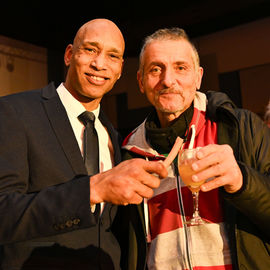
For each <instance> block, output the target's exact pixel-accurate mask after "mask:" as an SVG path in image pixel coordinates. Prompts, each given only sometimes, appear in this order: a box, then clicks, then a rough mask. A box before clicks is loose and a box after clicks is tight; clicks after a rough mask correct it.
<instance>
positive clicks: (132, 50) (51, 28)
mask: <svg viewBox="0 0 270 270" xmlns="http://www.w3.org/2000/svg"><path fill="white" fill-rule="evenodd" d="M0 11H1V13H0V35H4V36H7V37H11V38H14V39H18V40H21V41H25V42H29V43H32V44H35V45H38V46H42V47H46V48H48V49H49V50H59V51H62V52H63V50H64V49H65V47H66V45H67V44H68V43H70V42H72V39H73V37H74V35H75V33H76V31H77V30H78V28H79V27H80V26H81V25H82V24H83V23H85V22H87V21H88V20H91V19H94V18H108V19H111V20H113V21H114V22H115V23H116V24H117V25H118V26H119V28H120V29H121V31H122V32H123V34H124V37H125V39H126V56H137V54H138V52H139V49H140V46H141V43H142V39H143V38H144V37H145V36H146V35H148V34H150V33H152V32H153V31H155V30H157V29H158V28H161V27H162V28H163V27H170V26H179V27H182V28H184V29H185V30H186V31H187V32H188V34H189V36H190V37H191V38H193V37H196V36H200V35H205V34H209V33H213V32H215V31H219V30H223V29H226V28H230V27H233V26H236V25H239V24H244V23H247V22H251V21H253V20H257V19H260V18H264V17H267V16H269V15H270V0H226V1H224V0H214V1H213V0H204V1H201V0H185V1H183V0H179V1H171V0H166V1H162V0H161V1H147V0H144V1H142V0H137V1H129V0H125V1H121V0H111V1H108V0H98V1H93V0H91V1H85V0H76V1H74V0H71V1H70V0H69V1H57V0H55V1H46V0H44V1H39V0H36V1H24V0H21V1H17V0H15V1H12V0H9V1H1V6H0Z"/></svg>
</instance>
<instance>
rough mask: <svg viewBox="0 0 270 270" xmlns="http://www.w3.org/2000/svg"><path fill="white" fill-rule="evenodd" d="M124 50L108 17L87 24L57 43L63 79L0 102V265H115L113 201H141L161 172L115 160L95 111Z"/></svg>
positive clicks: (115, 147) (105, 125) (114, 144)
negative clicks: (91, 147) (92, 139)
mask: <svg viewBox="0 0 270 270" xmlns="http://www.w3.org/2000/svg"><path fill="white" fill-rule="evenodd" d="M124 49H125V42H124V38H123V36H122V34H121V31H120V30H119V29H118V27H117V26H116V25H115V24H114V23H113V22H111V21H109V20H106V19H95V20H92V21H89V22H87V23H86V24H84V25H83V26H82V27H81V28H80V29H79V30H78V32H77V34H76V36H75V38H74V42H73V44H70V45H68V46H67V48H66V51H65V54H64V62H65V64H66V66H67V67H68V72H67V77H66V80H65V82H64V83H61V84H60V85H59V86H58V87H57V88H55V86H54V85H53V84H52V83H51V84H49V85H48V86H46V87H44V88H42V89H37V90H33V91H27V92H23V93H19V94H15V95H11V96H6V97H3V98H1V99H0V141H1V144H0V262H1V264H0V265H1V266H0V269H1V270H11V269H16V270H17V269H24V270H25V269H35V270H37V269H43V270H45V269H50V270H51V269H54V270H56V269H57V270H58V269H65V270H67V269H81V270H85V269H91V270H92V269H105V270H110V269H120V256H121V249H120V245H119V239H118V238H117V235H118V236H119V235H120V234H119V233H118V234H117V233H116V231H115V226H113V223H114V224H116V223H117V222H119V221H117V222H114V221H115V216H116V211H117V206H116V205H119V204H120V205H121V204H122V205H127V204H138V203H140V202H141V201H142V199H143V197H145V198H149V197H151V196H152V195H153V190H152V189H153V188H156V187H158V186H159V184H160V178H163V177H165V176H166V175H167V170H166V168H165V167H164V165H163V164H162V163H158V162H147V161H145V160H143V159H133V160H130V161H125V162H122V163H120V161H121V160H120V150H119V138H118V134H117V133H116V131H115V130H114V129H113V127H112V125H111V124H110V122H109V121H108V120H107V118H106V117H105V115H104V113H103V112H102V110H101V108H100V101H101V99H102V97H103V95H104V94H106V93H107V92H108V91H110V90H111V89H112V88H113V86H114V84H115V82H116V81H117V80H118V79H119V78H120V76H121V72H122V67H123V54H124ZM85 111H90V112H92V113H93V114H94V115H95V122H94V127H95V130H96V132H97V135H98V146H99V148H98V152H99V160H98V164H99V173H96V174H92V175H91V174H90V175H89V174H88V173H87V168H86V166H85V164H84V159H83V157H84V151H83V146H84V145H83V136H84V135H83V134H84V129H85V127H84V124H83V123H82V122H81V121H80V120H79V116H80V115H81V114H82V113H84V112H85ZM117 164H118V165H117ZM152 173H155V174H156V175H157V177H156V176H154V175H153V174H152ZM120 222H121V221H120ZM116 230H117V227H116ZM121 237H124V238H125V237H126V236H123V235H122V236H121Z"/></svg>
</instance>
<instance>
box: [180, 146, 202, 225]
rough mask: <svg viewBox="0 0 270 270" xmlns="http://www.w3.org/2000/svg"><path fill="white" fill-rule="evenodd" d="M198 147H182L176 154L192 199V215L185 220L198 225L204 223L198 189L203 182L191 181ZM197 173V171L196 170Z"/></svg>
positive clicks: (183, 179) (182, 177) (182, 176)
mask: <svg viewBox="0 0 270 270" xmlns="http://www.w3.org/2000/svg"><path fill="white" fill-rule="evenodd" d="M199 148H200V147H197V148H193V149H184V150H182V151H180V152H179V155H178V170H179V174H180V176H181V179H182V181H183V182H184V183H185V184H186V186H187V187H188V188H189V189H190V191H191V192H192V199H193V215H192V218H191V219H190V220H188V221H186V223H187V224H189V225H200V224H205V223H207V222H205V221H204V220H203V219H202V218H201V216H200V213H199V191H200V186H201V185H202V184H203V183H204V182H205V181H201V182H193V181H192V178H191V177H192V175H193V174H195V172H194V171H193V170H192V167H191V165H192V163H193V162H194V161H196V160H197V158H196V153H197V152H198V150H199ZM196 173H197V172H196Z"/></svg>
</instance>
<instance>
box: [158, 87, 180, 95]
mask: <svg viewBox="0 0 270 270" xmlns="http://www.w3.org/2000/svg"><path fill="white" fill-rule="evenodd" d="M158 94H159V95H162V94H180V95H182V91H181V90H180V89H177V88H173V87H170V88H163V89H161V90H159V91H158Z"/></svg>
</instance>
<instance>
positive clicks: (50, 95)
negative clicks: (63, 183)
mask: <svg viewBox="0 0 270 270" xmlns="http://www.w3.org/2000/svg"><path fill="white" fill-rule="evenodd" d="M42 97H43V105H44V109H45V111H46V113H47V116H48V119H49V121H50V123H51V126H52V129H53V130H54V132H55V135H56V137H57V138H58V141H59V144H60V145H61V147H62V149H63V152H64V153H65V155H66V157H67V159H68V161H69V163H70V166H71V167H72V168H73V171H74V173H75V174H76V175H78V174H87V172H86V169H85V166H84V163H83V159H82V156H81V152H80V149H79V147H78V144H77V141H76V138H75V135H74V133H73V130H72V127H71V125H70V122H69V119H68V116H67V113H66V110H65V108H64V106H63V104H62V102H61V100H60V98H59V96H58V94H57V92H56V89H55V86H54V85H53V84H52V83H51V84H49V85H48V86H47V87H45V88H43V92H42Z"/></svg>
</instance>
